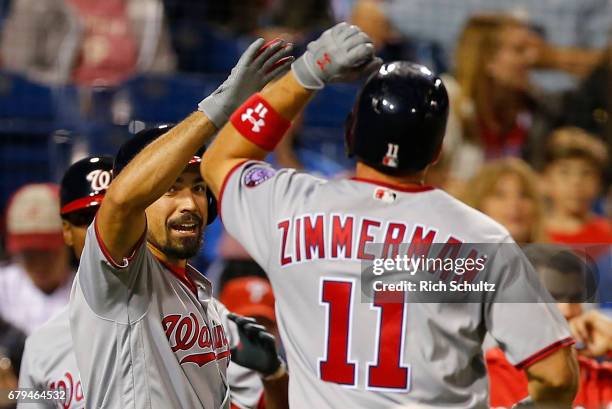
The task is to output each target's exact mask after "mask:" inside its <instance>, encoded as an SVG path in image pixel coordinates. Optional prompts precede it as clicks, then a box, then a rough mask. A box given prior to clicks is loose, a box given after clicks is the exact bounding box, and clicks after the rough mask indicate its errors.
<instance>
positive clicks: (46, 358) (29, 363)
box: [17, 306, 85, 409]
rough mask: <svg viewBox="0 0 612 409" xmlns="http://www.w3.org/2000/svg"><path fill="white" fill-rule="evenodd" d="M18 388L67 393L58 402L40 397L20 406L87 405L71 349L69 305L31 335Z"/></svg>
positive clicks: (72, 407)
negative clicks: (33, 401)
mask: <svg viewBox="0 0 612 409" xmlns="http://www.w3.org/2000/svg"><path fill="white" fill-rule="evenodd" d="M19 387H20V388H32V389H35V390H38V391H44V390H57V391H60V392H62V393H64V396H63V399H60V400H59V401H57V402H52V401H42V400H41V401H38V402H35V403H30V402H28V403H20V404H19V405H17V408H18V409H43V408H49V409H51V408H62V409H82V408H84V407H85V397H84V395H83V388H82V387H81V378H80V375H79V371H78V369H77V365H76V358H75V356H74V352H72V338H71V336H70V322H69V321H68V307H67V306H66V307H65V308H63V309H62V310H60V312H59V313H58V314H57V315H56V316H55V317H53V318H51V319H50V320H49V321H47V322H46V323H45V324H43V325H42V326H41V327H40V328H38V329H36V330H35V331H34V332H32V333H31V334H30V335H29V336H28V338H27V340H26V344H25V349H24V351H23V359H22V362H21V371H20V373H19Z"/></svg>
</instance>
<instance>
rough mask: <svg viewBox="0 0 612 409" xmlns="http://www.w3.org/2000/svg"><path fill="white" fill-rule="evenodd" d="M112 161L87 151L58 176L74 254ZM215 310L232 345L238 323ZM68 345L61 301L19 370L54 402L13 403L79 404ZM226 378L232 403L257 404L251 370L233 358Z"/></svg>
mask: <svg viewBox="0 0 612 409" xmlns="http://www.w3.org/2000/svg"><path fill="white" fill-rule="evenodd" d="M112 167H113V159H112V158H111V157H105V156H102V157H98V156H92V157H87V158H84V159H81V160H79V161H77V162H75V163H74V164H72V165H71V166H70V168H68V170H67V171H66V173H65V174H64V177H63V178H62V182H61V184H60V206H61V216H62V221H63V228H64V240H65V242H66V244H67V245H68V246H70V247H71V248H72V250H73V252H74V255H75V257H76V258H77V259H79V258H80V257H81V253H82V251H83V246H84V243H85V237H86V234H87V226H89V225H90V224H91V223H92V221H93V219H94V216H95V214H96V211H97V210H98V208H99V207H100V203H102V200H103V199H104V193H105V192H106V189H107V188H108V186H109V185H110V182H111V179H112V177H111V170H112ZM221 311H222V314H221V315H222V319H223V324H224V326H225V328H229V329H230V330H229V331H228V338H229V343H230V345H232V346H234V345H236V344H238V343H239V333H238V331H239V328H236V325H235V324H234V323H233V322H232V321H230V320H229V319H228V313H227V310H226V309H224V308H223V309H222V310H221ZM72 348H73V345H72V337H71V335H70V323H69V315H68V307H66V308H65V309H63V310H61V312H60V313H58V314H57V315H56V316H55V317H53V318H52V319H51V320H49V321H48V322H47V323H45V324H44V325H43V326H41V327H40V328H39V329H37V330H36V331H34V332H33V333H32V334H30V336H28V338H27V342H26V347H25V350H24V354H23V359H22V366H21V371H20V374H19V387H20V388H32V389H35V390H39V391H44V390H57V391H60V392H61V393H62V394H63V396H60V399H59V400H58V401H57V402H55V401H52V400H38V401H36V402H28V403H24V402H20V403H18V408H22V407H23V408H25V409H27V408H31V409H36V408H41V409H42V408H56V407H58V408H63V409H78V408H83V407H85V395H84V393H83V388H82V386H81V379H80V374H79V371H78V368H77V365H76V358H75V356H74V352H73V350H72ZM228 384H229V386H230V398H231V403H232V405H233V407H236V408H241V409H243V408H249V409H250V408H253V409H255V408H257V407H259V406H260V404H261V402H262V400H263V399H262V398H263V385H262V381H261V379H260V376H259V374H258V373H257V372H255V371H254V370H252V369H249V368H245V367H243V366H240V365H238V364H235V363H234V364H232V365H230V366H229V368H228ZM58 396H59V395H58ZM273 398H275V399H274V400H273V402H275V401H282V400H283V399H282V396H281V397H280V399H279V398H278V397H276V396H273Z"/></svg>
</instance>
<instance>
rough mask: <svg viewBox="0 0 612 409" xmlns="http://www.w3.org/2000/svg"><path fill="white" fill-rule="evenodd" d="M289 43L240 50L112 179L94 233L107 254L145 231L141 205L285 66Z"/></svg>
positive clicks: (122, 250) (124, 250)
mask: <svg viewBox="0 0 612 409" xmlns="http://www.w3.org/2000/svg"><path fill="white" fill-rule="evenodd" d="M290 51H291V47H290V46H289V45H288V44H286V43H285V42H284V41H281V40H276V41H274V42H273V43H268V44H266V45H264V41H263V40H262V39H258V40H257V41H255V42H254V43H253V44H251V46H250V47H249V48H248V49H247V50H246V51H245V52H244V54H243V55H242V57H241V58H240V60H239V61H238V64H237V65H236V67H234V69H232V73H231V74H230V76H229V77H228V79H227V80H226V81H225V82H224V83H223V84H221V86H220V87H219V88H218V89H217V90H216V91H215V92H213V93H212V94H211V95H210V96H208V97H207V98H206V99H204V100H203V101H202V102H200V104H199V105H198V109H199V111H198V112H194V113H193V114H191V115H190V116H189V117H187V118H186V119H185V120H183V121H182V122H181V123H179V124H178V125H177V126H175V127H174V128H172V129H171V130H170V131H169V132H168V133H166V134H165V135H163V136H161V137H160V138H159V139H157V140H156V141H154V142H153V143H151V144H150V145H149V146H147V147H146V148H145V149H143V150H142V152H140V153H139V154H138V155H137V156H136V157H135V158H134V159H133V160H132V161H131V162H130V163H129V164H128V166H126V168H125V169H124V170H123V171H122V172H121V174H120V175H119V176H118V177H117V179H116V180H114V181H113V183H112V184H111V186H110V188H109V189H108V191H107V192H106V196H105V199H104V202H103V203H102V205H101V206H100V210H99V211H98V215H97V220H96V227H97V229H98V235H99V237H100V239H101V240H102V242H103V243H104V244H105V246H106V248H107V250H108V252H109V253H110V255H111V257H112V258H113V259H114V260H116V261H121V260H123V258H124V257H126V256H128V255H129V253H130V251H131V250H132V249H133V247H134V246H135V245H136V242H137V241H138V239H139V238H140V237H141V236H142V235H143V233H144V230H145V226H146V221H145V209H146V208H147V207H148V206H149V205H151V204H152V203H153V202H155V201H156V200H157V199H158V198H159V197H160V196H162V195H163V194H164V193H165V192H166V191H167V190H168V189H169V188H170V187H171V186H172V184H173V183H174V182H175V180H176V179H177V177H178V176H179V175H180V174H181V172H182V171H183V169H184V168H185V166H186V164H187V163H188V162H189V160H190V159H191V158H192V157H193V155H194V154H195V153H196V152H197V150H198V149H199V148H200V147H201V146H202V145H204V144H205V143H206V142H207V141H208V140H209V139H210V138H211V137H212V135H214V133H215V132H216V131H217V129H219V128H220V127H222V126H223V124H225V122H227V120H228V118H229V115H230V114H231V113H232V111H234V110H235V109H236V108H237V107H238V106H239V105H240V104H241V103H243V102H244V101H245V100H246V99H247V98H248V97H249V95H251V94H252V93H254V92H257V91H259V90H260V89H261V88H263V87H264V86H265V85H266V84H267V83H268V82H269V81H271V80H272V79H274V78H276V77H277V76H278V75H280V74H282V73H283V72H284V71H286V70H287V69H288V68H289V64H290V63H291V62H292V61H293V58H292V57H287V55H288V53H289V52H290Z"/></svg>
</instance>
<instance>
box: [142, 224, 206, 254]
mask: <svg viewBox="0 0 612 409" xmlns="http://www.w3.org/2000/svg"><path fill="white" fill-rule="evenodd" d="M184 223H195V224H196V231H197V232H198V234H196V235H195V236H194V237H183V238H176V237H172V235H171V234H170V232H171V231H172V228H173V227H176V226H178V225H180V224H184ZM202 226H203V223H202V218H201V217H200V216H199V215H197V214H195V213H186V214H185V215H183V216H181V217H177V218H176V219H171V220H168V222H167V225H166V228H167V232H168V235H167V238H166V241H165V243H163V244H161V243H157V242H156V240H154V239H153V238H151V237H150V238H149V240H151V241H152V242H153V244H154V245H155V247H157V248H158V249H159V250H161V251H162V253H164V254H165V255H166V256H168V257H169V258H174V259H178V260H187V259H190V258H192V257H194V256H195V255H196V254H198V252H199V251H200V248H201V247H202V242H203V240H202Z"/></svg>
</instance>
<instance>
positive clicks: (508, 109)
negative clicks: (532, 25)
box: [444, 15, 560, 180]
mask: <svg viewBox="0 0 612 409" xmlns="http://www.w3.org/2000/svg"><path fill="white" fill-rule="evenodd" d="M537 42H538V40H537V38H536V36H535V35H534V33H533V32H532V31H531V30H530V29H529V28H528V27H527V26H526V25H525V24H523V23H522V22H521V21H520V20H517V19H515V18H513V17H509V16H504V15H487V16H485V15H482V16H475V17H472V18H471V19H470V20H469V22H468V23H467V25H466V27H465V29H464V31H463V33H462V34H461V37H460V38H459V42H458V46H457V50H456V55H455V61H456V63H455V71H454V81H453V79H451V78H448V77H445V78H444V81H445V83H448V84H449V85H450V86H449V89H450V92H449V97H450V100H451V119H450V122H449V123H450V124H456V125H455V126H458V127H459V128H458V129H452V128H450V127H449V131H448V132H449V133H450V132H454V133H455V134H456V135H454V138H451V141H452V142H451V143H454V144H455V145H456V147H455V148H454V149H451V152H452V157H451V158H450V160H451V172H452V174H453V175H455V176H456V177H457V178H458V179H460V180H466V179H467V178H469V177H470V176H472V175H473V173H474V171H475V170H476V169H478V168H479V167H480V165H482V163H484V162H485V161H486V160H491V159H495V158H500V157H504V156H520V155H521V154H522V151H523V148H524V146H525V144H526V142H527V141H528V139H530V138H533V136H532V135H533V134H538V133H543V132H544V133H545V132H548V128H549V126H550V123H551V122H553V121H554V118H555V115H556V113H557V112H558V111H559V110H560V108H559V107H555V106H553V105H555V104H554V102H555V101H554V100H553V99H552V98H548V97H547V98H546V99H544V98H542V97H539V96H537V93H536V91H535V90H534V88H533V86H532V84H531V82H530V79H529V73H530V71H531V70H532V69H533V68H534V65H535V63H536V61H537V56H538V51H537ZM559 105H560V100H559Z"/></svg>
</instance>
